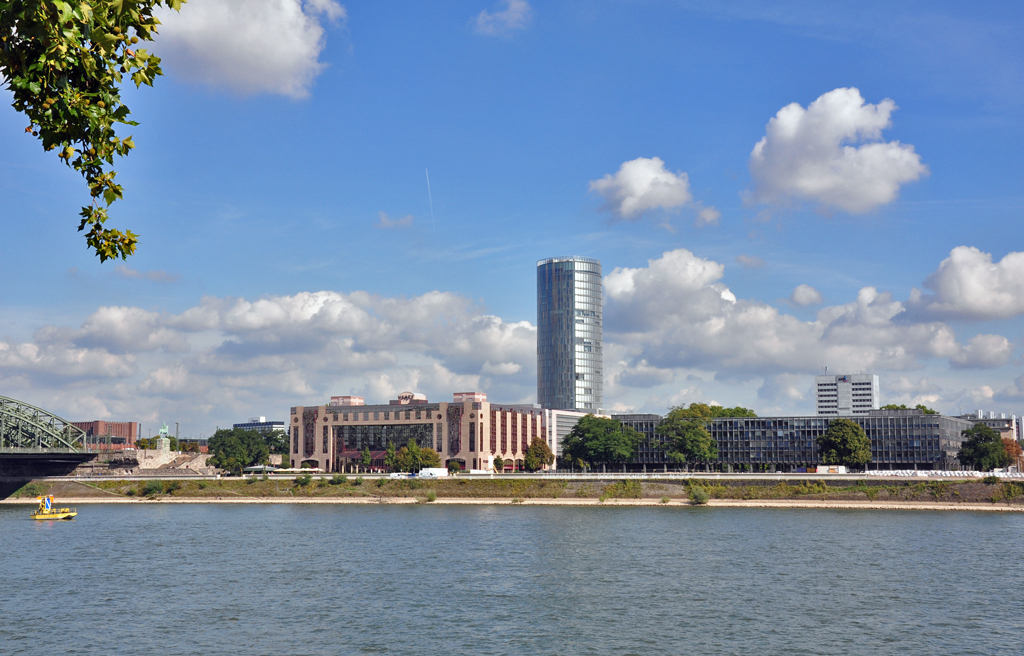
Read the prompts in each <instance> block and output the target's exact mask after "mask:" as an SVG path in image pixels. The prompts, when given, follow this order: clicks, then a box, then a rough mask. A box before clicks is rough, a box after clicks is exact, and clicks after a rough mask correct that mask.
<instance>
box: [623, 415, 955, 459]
mask: <svg viewBox="0 0 1024 656" xmlns="http://www.w3.org/2000/svg"><path fill="white" fill-rule="evenodd" d="M613 417H614V418H615V419H618V420H619V421H621V422H622V423H623V424H626V425H628V426H631V427H632V428H634V429H636V430H637V431H639V432H641V433H643V434H644V436H645V437H646V438H647V439H646V444H645V445H644V446H642V447H641V449H640V450H639V452H638V454H637V457H636V458H635V459H634V461H633V462H631V463H630V465H629V469H631V470H633V471H657V470H659V469H668V468H671V467H676V466H678V465H677V464H676V463H673V462H671V461H670V460H669V458H668V455H667V453H668V449H669V447H670V445H669V443H668V440H667V439H666V438H665V436H663V435H661V434H660V433H659V432H658V430H657V425H658V421H660V416H659V415H613ZM655 418H657V421H656V420H655ZM838 418H839V417H833V418H829V417H743V418H730V417H724V418H718V419H712V420H710V421H709V422H708V424H707V429H708V432H710V433H711V437H712V438H714V439H715V441H716V442H717V443H718V459H717V460H715V461H714V462H713V463H711V465H712V466H713V467H714V468H716V469H726V470H731V471H751V470H753V471H763V470H766V469H771V470H775V471H794V470H797V469H800V468H804V467H810V466H816V465H820V464H824V463H822V461H821V458H820V456H819V455H818V448H817V443H816V442H815V440H816V438H817V437H819V436H820V435H822V434H823V433H824V432H825V431H826V430H828V426H829V423H830V422H831V421H832V420H833V419H838ZM848 419H850V420H852V421H854V422H856V423H858V424H859V425H860V426H861V427H862V428H863V429H864V432H865V433H866V434H867V437H868V439H869V440H870V441H871V462H870V463H869V464H868V465H867V467H868V469H887V470H893V469H959V468H960V463H959V461H958V460H957V459H956V457H957V453H958V452H959V451H960V446H961V444H962V443H963V437H961V431H964V430H967V429H969V428H971V426H972V425H973V422H971V421H970V420H967V419H961V418H959V417H946V416H943V415H928V414H925V413H924V412H923V411H921V410H916V409H911V410H872V411H870V412H868V413H867V414H866V415H864V414H859V415H856V416H853V417H848Z"/></svg>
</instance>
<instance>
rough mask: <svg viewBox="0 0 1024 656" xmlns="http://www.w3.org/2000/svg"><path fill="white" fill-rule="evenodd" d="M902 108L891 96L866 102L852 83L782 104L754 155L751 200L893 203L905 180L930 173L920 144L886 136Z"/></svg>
mask: <svg viewBox="0 0 1024 656" xmlns="http://www.w3.org/2000/svg"><path fill="white" fill-rule="evenodd" d="M895 109H896V104H895V103H894V102H893V101H892V100H889V99H885V100H883V101H881V102H880V103H878V104H877V105H872V104H870V103H865V101H864V98H863V97H861V95H860V91H858V90H857V89H853V88H849V89H847V88H841V89H835V90H833V91H829V92H828V93H826V94H823V95H822V96H821V97H819V98H818V99H817V100H815V101H814V102H812V103H811V104H810V105H809V106H808V107H807V108H806V109H804V108H803V107H801V106H800V105H799V104H798V103H791V104H789V105H787V106H785V107H783V108H782V109H780V110H779V112H778V113H777V114H776V115H775V116H774V117H773V118H772V119H771V120H769V121H768V125H767V128H766V134H765V136H764V137H762V138H761V140H760V141H759V142H757V145H755V146H754V150H753V152H751V154H750V173H751V175H752V176H753V178H754V190H753V194H752V199H753V200H755V201H757V202H761V203H769V204H782V203H786V202H789V201H791V200H796V201H808V202H812V203H816V204H818V205H820V206H821V207H823V208H836V209H840V210H843V211H846V212H850V213H852V214H861V213H864V212H868V211H870V210H872V209H875V208H877V207H879V206H880V205H885V204H886V203H890V202H892V201H893V200H895V198H896V196H897V195H898V193H899V189H900V185H903V184H906V183H908V182H913V181H915V180H918V179H920V178H921V176H924V175H927V174H928V167H927V166H925V165H924V164H923V163H922V162H921V156H920V155H918V154H917V153H916V152H914V147H913V146H911V145H909V144H901V143H900V142H899V141H888V142H887V141H882V130H884V129H885V128H888V127H889V126H890V125H891V119H890V115H891V114H892V112H893V110H895Z"/></svg>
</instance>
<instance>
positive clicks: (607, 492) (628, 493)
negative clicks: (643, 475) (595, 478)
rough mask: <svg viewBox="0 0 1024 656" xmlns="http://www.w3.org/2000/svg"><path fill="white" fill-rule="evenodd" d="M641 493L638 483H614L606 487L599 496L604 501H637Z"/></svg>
mask: <svg viewBox="0 0 1024 656" xmlns="http://www.w3.org/2000/svg"><path fill="white" fill-rule="evenodd" d="M642 491H643V490H642V488H641V486H640V481H616V482H615V483H612V484H611V485H608V486H606V487H605V488H604V491H603V492H602V493H601V496H602V497H604V498H605V499H609V498H610V499H639V498H640V494H641V492H642Z"/></svg>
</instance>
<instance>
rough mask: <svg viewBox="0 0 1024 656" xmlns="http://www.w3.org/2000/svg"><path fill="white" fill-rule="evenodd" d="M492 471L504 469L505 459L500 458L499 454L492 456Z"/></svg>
mask: <svg viewBox="0 0 1024 656" xmlns="http://www.w3.org/2000/svg"><path fill="white" fill-rule="evenodd" d="M494 471H496V472H503V471H505V461H504V460H502V459H501V456H494Z"/></svg>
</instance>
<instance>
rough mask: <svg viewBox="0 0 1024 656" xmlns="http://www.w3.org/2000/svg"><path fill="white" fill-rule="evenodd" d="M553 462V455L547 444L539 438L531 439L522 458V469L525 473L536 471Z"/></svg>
mask: <svg viewBox="0 0 1024 656" xmlns="http://www.w3.org/2000/svg"><path fill="white" fill-rule="evenodd" d="M553 462H555V454H554V453H551V448H550V447H549V446H548V443H547V442H546V441H544V440H542V439H541V438H539V437H535V438H533V441H532V442H530V446H529V448H527V449H526V455H525V456H524V457H523V467H525V468H526V470H527V471H537V470H538V469H542V468H543V467H544V466H546V465H550V464H552V463H553Z"/></svg>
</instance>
